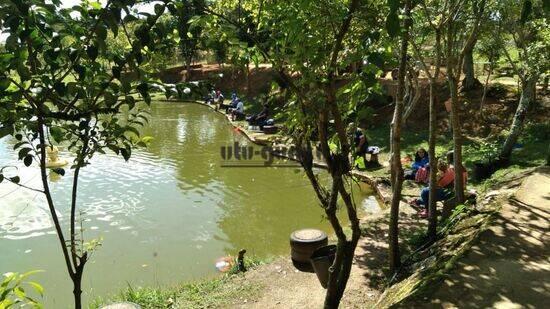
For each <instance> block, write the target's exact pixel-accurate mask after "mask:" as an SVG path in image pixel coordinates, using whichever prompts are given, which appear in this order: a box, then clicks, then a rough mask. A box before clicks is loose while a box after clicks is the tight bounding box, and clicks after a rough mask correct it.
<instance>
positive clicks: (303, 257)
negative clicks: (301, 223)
mask: <svg viewBox="0 0 550 309" xmlns="http://www.w3.org/2000/svg"><path fill="white" fill-rule="evenodd" d="M327 244H328V237H327V234H325V233H324V232H323V231H320V230H317V229H303V230H298V231H294V232H293V233H292V234H290V250H291V251H290V256H291V258H292V261H294V262H296V263H301V264H309V258H310V257H311V254H312V253H313V251H315V249H317V248H320V247H323V246H326V245H327Z"/></svg>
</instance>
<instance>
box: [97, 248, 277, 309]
mask: <svg viewBox="0 0 550 309" xmlns="http://www.w3.org/2000/svg"><path fill="white" fill-rule="evenodd" d="M270 261H271V259H258V258H254V257H253V258H245V266H246V268H247V269H249V270H253V269H255V268H256V267H258V266H260V265H262V264H266V263H269V262H270ZM242 275H243V274H242V273H239V272H238V270H237V268H236V266H234V267H233V268H232V269H231V270H230V271H229V272H228V273H226V274H220V275H219V276H217V277H213V278H205V279H203V280H200V281H195V282H184V283H181V284H178V285H174V286H159V287H137V286H132V285H131V284H130V283H129V284H128V287H127V288H126V289H124V290H122V291H120V292H118V293H116V294H113V295H111V296H108V297H106V298H97V299H96V300H94V301H93V302H92V303H91V304H90V305H89V308H90V309H99V308H101V307H102V306H104V305H107V304H111V303H116V302H123V301H125V302H132V303H136V304H138V305H140V306H141V307H142V308H212V307H216V308H217V307H223V306H224V305H228V304H230V303H232V302H234V301H235V300H237V299H243V298H247V297H248V298H249V297H251V296H254V295H257V294H259V293H260V292H261V290H262V286H260V285H256V284H254V283H253V282H246V281H244V280H242V277H243V276H242Z"/></svg>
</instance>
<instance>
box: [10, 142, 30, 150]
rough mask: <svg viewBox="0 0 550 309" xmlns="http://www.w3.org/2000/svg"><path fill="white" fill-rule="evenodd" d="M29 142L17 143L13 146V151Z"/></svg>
mask: <svg viewBox="0 0 550 309" xmlns="http://www.w3.org/2000/svg"><path fill="white" fill-rule="evenodd" d="M26 143H27V142H19V143H16V144H15V145H13V150H16V149H17V148H19V147H21V146H23V145H25V144H26Z"/></svg>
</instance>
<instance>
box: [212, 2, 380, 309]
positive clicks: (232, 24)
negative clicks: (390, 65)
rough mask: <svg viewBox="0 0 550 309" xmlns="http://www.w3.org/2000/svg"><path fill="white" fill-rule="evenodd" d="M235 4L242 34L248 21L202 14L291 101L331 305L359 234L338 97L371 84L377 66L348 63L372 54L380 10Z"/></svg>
mask: <svg viewBox="0 0 550 309" xmlns="http://www.w3.org/2000/svg"><path fill="white" fill-rule="evenodd" d="M234 5H241V4H240V3H239V4H237V3H235V4H234ZM242 5H243V7H245V9H246V10H248V11H249V12H251V13H250V15H252V18H253V20H254V19H255V20H256V21H255V22H254V24H256V25H257V26H256V28H254V29H246V28H247V27H248V26H247V24H248V23H244V25H243V23H242V22H239V21H238V20H235V19H232V18H231V17H230V14H225V13H224V11H221V10H219V9H218V8H216V7H210V8H205V11H206V12H208V13H209V14H210V16H209V17H210V18H212V17H215V20H217V21H220V20H223V21H225V26H224V27H223V28H225V29H231V28H233V31H227V32H225V33H226V34H227V35H228V36H231V37H230V38H228V41H229V42H234V39H233V38H238V37H239V35H240V36H241V37H240V40H239V42H234V43H233V44H235V45H240V44H243V43H246V44H247V46H248V47H249V49H248V53H250V54H251V55H252V58H253V57H254V56H257V55H259V56H260V57H262V58H263V60H264V61H268V62H270V63H271V64H272V67H273V70H274V71H275V72H277V74H278V76H279V78H280V80H281V83H282V84H284V85H285V87H286V88H287V90H288V91H289V92H290V93H291V94H292V99H291V102H293V103H292V104H288V105H287V106H286V113H287V114H288V119H289V120H288V126H289V127H290V130H291V132H292V136H293V139H294V144H295V145H296V146H297V149H298V150H297V151H298V154H299V157H300V161H301V164H302V166H303V168H304V171H305V174H306V176H307V177H308V179H309V181H310V183H311V185H312V187H313V189H314V192H315V194H316V196H317V198H318V200H319V202H320V206H321V207H322V208H323V209H324V211H325V214H326V216H327V219H328V221H329V222H330V224H331V226H332V228H333V230H334V232H335V234H336V237H337V251H336V257H335V260H334V263H333V264H332V266H331V267H330V270H329V282H328V287H327V293H326V297H325V307H326V308H336V307H338V304H339V303H340V300H341V298H342V296H343V293H344V291H345V288H346V284H347V281H348V278H349V275H350V272H351V266H352V263H353V258H354V252H355V248H356V246H357V243H358V241H359V237H360V234H361V231H360V227H359V219H358V217H357V210H356V205H355V204H354V202H353V199H352V198H351V195H350V192H349V187H348V184H349V183H350V182H351V173H350V170H351V165H350V160H349V159H350V158H349V157H350V153H351V146H350V139H349V136H348V132H347V130H346V126H347V125H346V122H345V121H346V119H345V116H346V115H347V114H348V112H349V109H348V108H349V106H350V105H349V104H346V103H347V102H345V101H343V98H347V96H348V94H349V93H351V92H353V91H354V90H353V89H357V88H363V87H364V88H367V89H370V88H372V87H373V86H374V85H375V84H376V74H377V73H379V72H380V67H382V66H383V64H382V63H381V64H380V67H378V65H375V64H369V65H366V66H365V67H364V68H363V69H362V70H361V71H360V72H356V71H350V70H349V69H348V66H350V64H351V63H356V62H357V61H361V60H363V59H364V57H365V58H366V57H368V56H369V55H370V54H374V53H375V51H376V47H378V46H377V43H378V39H379V38H380V33H379V31H378V29H373V27H372V24H375V23H374V21H376V20H377V18H378V17H379V12H380V9H381V7H380V6H377V5H375V4H366V3H362V2H361V1H358V0H351V1H335V2H329V3H323V4H320V3H319V2H318V1H313V0H300V1H265V2H264V1H259V3H258V2H246V3H242ZM211 22H212V21H211ZM369 22H370V23H369ZM327 25H329V26H328V27H327ZM243 27H244V28H245V29H243ZM374 32H378V34H377V35H374V34H373V33H374ZM243 41H244V42H243ZM367 42H368V43H367ZM372 58H373V59H374V58H377V57H372ZM365 60H366V59H365ZM344 78H345V79H346V80H347V81H348V83H347V84H346V86H343V87H342V88H343V89H340V86H339V85H338V82H340V81H341V80H343V79H344ZM373 81H374V82H373ZM314 144H318V145H319V150H320V152H321V154H322V157H323V161H324V163H325V164H326V165H327V169H328V173H329V175H330V182H329V184H328V185H325V184H324V183H323V182H322V181H320V180H319V178H318V176H317V175H316V173H315V172H314V170H313V155H312V152H313V150H314ZM339 199H341V201H342V203H343V207H344V208H345V210H346V214H347V217H348V219H349V221H350V227H351V235H347V234H346V233H345V232H344V229H343V226H342V223H341V221H340V219H339V218H338V215H337V212H336V210H337V207H338V200H339Z"/></svg>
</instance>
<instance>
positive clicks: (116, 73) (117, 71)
mask: <svg viewBox="0 0 550 309" xmlns="http://www.w3.org/2000/svg"><path fill="white" fill-rule="evenodd" d="M111 71H112V72H113V76H114V77H115V78H116V79H119V80H120V72H121V69H120V67H119V66H113V68H112V69H111Z"/></svg>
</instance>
